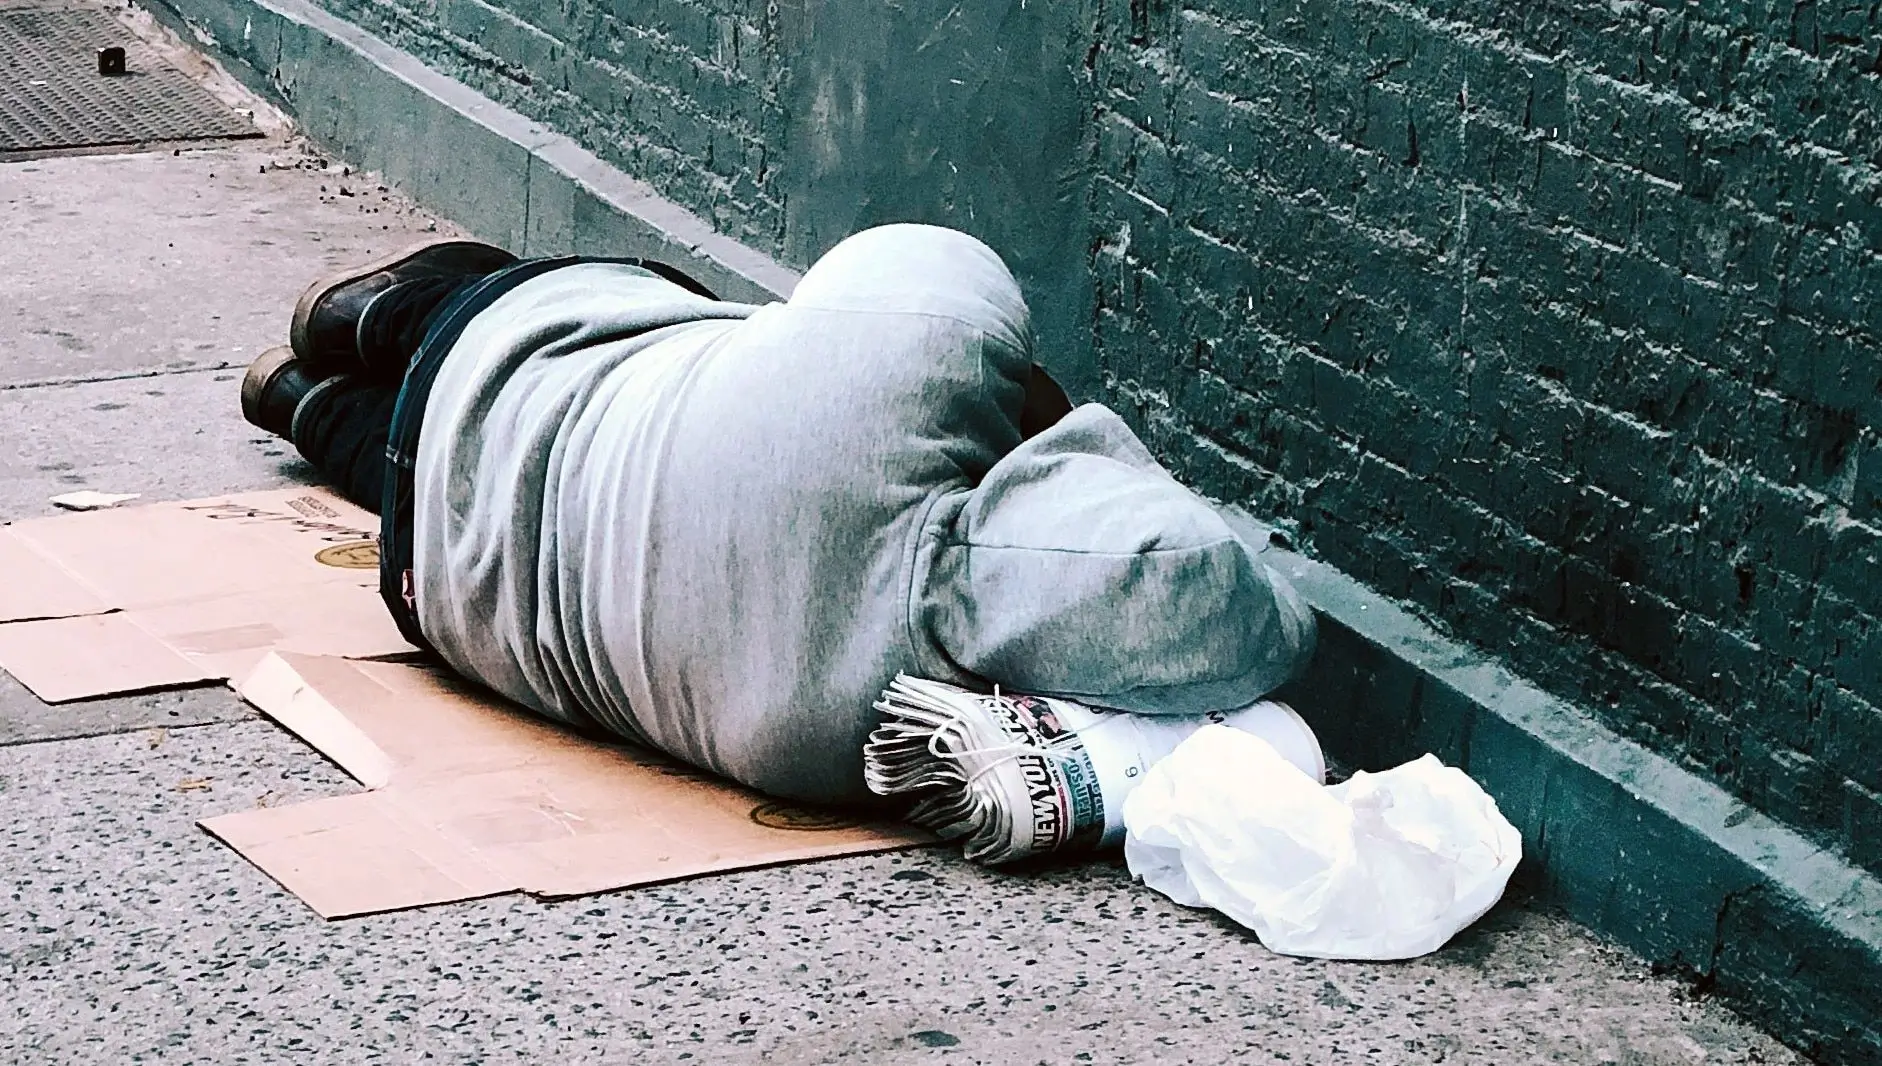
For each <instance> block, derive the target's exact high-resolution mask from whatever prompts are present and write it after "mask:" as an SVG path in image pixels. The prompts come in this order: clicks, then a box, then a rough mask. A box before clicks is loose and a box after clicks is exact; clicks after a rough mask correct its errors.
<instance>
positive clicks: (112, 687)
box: [0, 488, 411, 703]
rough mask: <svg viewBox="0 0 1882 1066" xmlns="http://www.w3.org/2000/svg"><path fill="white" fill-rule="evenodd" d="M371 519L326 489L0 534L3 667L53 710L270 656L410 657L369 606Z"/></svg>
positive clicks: (81, 517) (102, 515)
mask: <svg viewBox="0 0 1882 1066" xmlns="http://www.w3.org/2000/svg"><path fill="white" fill-rule="evenodd" d="M378 529H379V520H378V519H377V518H375V517H374V516H372V515H370V514H368V513H366V512H365V511H363V510H361V509H359V508H357V507H355V506H353V505H352V504H350V503H347V502H346V501H344V500H342V499H340V498H339V497H338V496H335V495H333V494H332V493H329V492H327V491H325V490H322V489H313V488H296V489H285V490H275V491H271V492H252V493H241V494H236V495H231V496H222V497H216V498H213V499H207V500H187V501H183V502H180V503H159V504H150V505H146V506H141V507H116V508H108V509H104V510H97V511H88V512H85V513H82V514H70V515H59V516H56V517H52V518H38V519H31V520H28V521H24V522H16V523H14V524H12V525H9V526H7V527H5V528H3V529H0V668H5V669H6V670H7V672H9V673H11V674H12V675H13V676H14V677H16V678H18V679H19V680H20V682H21V683H22V684H24V685H25V686H26V687H27V688H29V689H31V690H32V691H33V693H34V694H35V695H37V696H38V697H39V698H40V699H43V700H45V701H46V702H48V703H60V702H63V701H66V700H74V699H83V698H86V697H91V696H105V695H110V694H113V693H120V692H133V691H138V690H143V689H152V688H162V687H167V686H172V685H185V684H200V683H203V682H208V681H219V680H222V679H225V678H229V677H233V676H236V675H238V674H241V673H244V672H246V671H248V670H249V669H251V668H252V667H253V666H254V664H255V663H256V662H258V661H260V659H261V657H262V656H263V655H266V654H267V653H268V652H269V651H271V650H273V649H277V648H279V649H283V650H288V651H298V652H306V653H311V654H322V655H346V656H362V657H364V656H384V655H391V654H396V653H399V652H405V651H410V650H411V647H410V645H408V644H406V643H405V641H404V639H402V638H401V637H400V636H399V633H398V628H397V627H396V626H395V625H393V623H392V619H391V616H390V615H389V614H388V612H387V611H386V609H385V605H384V604H382V603H381V602H380V600H379V593H378V585H379V554H378V548H377V546H376V540H375V538H376V537H377V534H378Z"/></svg>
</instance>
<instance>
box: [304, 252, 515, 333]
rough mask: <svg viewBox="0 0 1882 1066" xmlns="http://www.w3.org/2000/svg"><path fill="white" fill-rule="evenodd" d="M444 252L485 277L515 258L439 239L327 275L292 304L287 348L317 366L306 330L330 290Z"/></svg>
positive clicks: (507, 254)
mask: <svg viewBox="0 0 1882 1066" xmlns="http://www.w3.org/2000/svg"><path fill="white" fill-rule="evenodd" d="M445 251H460V252H462V253H464V255H465V262H463V263H462V264H461V265H462V266H464V267H466V268H467V272H469V273H477V272H479V271H480V268H481V270H482V272H484V273H488V272H489V271H492V270H499V269H501V268H503V267H506V266H509V265H510V264H511V263H514V262H516V257H515V256H513V255H511V254H510V253H508V252H506V251H504V250H503V249H501V248H498V247H496V246H495V245H491V244H485V243H483V242H482V241H467V240H461V239H458V238H453V237H441V238H435V239H433V240H428V241H423V242H421V243H419V244H415V245H412V246H410V247H407V248H404V249H401V250H400V251H396V252H392V253H389V254H387V255H383V256H381V257H379V258H378V259H375V260H373V261H372V262H370V263H367V264H366V265H364V266H358V267H350V268H348V269H346V270H342V271H338V272H337V273H333V274H329V275H327V276H326V277H324V278H321V279H320V280H319V281H316V282H314V283H313V284H312V285H310V286H308V289H307V291H306V292H304V293H302V294H301V298H300V300H299V301H298V302H296V303H295V305H294V321H293V323H292V324H290V325H289V327H288V346H289V347H290V348H291V349H293V352H294V354H295V355H296V356H298V357H299V358H301V359H304V360H306V361H307V362H308V363H309V364H318V363H319V362H320V360H319V359H318V358H316V357H315V356H314V343H313V337H312V335H311V329H310V327H311V325H312V323H313V317H314V308H316V307H318V306H320V301H322V300H325V299H326V298H327V297H328V296H330V295H332V294H333V292H334V290H336V289H339V288H342V287H344V286H347V285H351V284H353V283H354V282H356V281H361V280H363V279H365V278H369V277H371V276H373V275H374V274H377V273H379V272H380V271H382V270H396V269H398V268H400V267H403V266H409V265H411V264H412V263H413V262H416V261H417V260H419V259H423V258H425V257H426V256H430V255H435V254H438V253H440V252H445ZM478 256H482V257H483V258H482V261H479V259H478V258H477V257H478Z"/></svg>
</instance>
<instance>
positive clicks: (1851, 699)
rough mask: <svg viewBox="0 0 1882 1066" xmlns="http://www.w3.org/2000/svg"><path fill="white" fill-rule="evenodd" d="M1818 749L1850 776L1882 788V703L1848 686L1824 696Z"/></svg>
mask: <svg viewBox="0 0 1882 1066" xmlns="http://www.w3.org/2000/svg"><path fill="white" fill-rule="evenodd" d="M1821 729H1822V737H1821V739H1820V740H1819V742H1818V747H1819V750H1821V751H1822V752H1823V756H1824V758H1825V759H1827V760H1829V761H1830V762H1831V763H1833V764H1834V765H1836V766H1837V767H1838V768H1839V769H1840V770H1841V771H1842V773H1843V775H1844V776H1846V777H1847V778H1848V779H1849V780H1851V781H1855V782H1857V783H1859V784H1861V785H1863V786H1864V787H1865V788H1871V789H1882V707H1878V706H1877V705H1876V704H1874V703H1871V702H1869V701H1868V700H1865V699H1863V698H1862V697H1860V696H1857V695H1856V694H1855V693H1853V692H1851V691H1849V690H1848V689H1845V688H1833V689H1831V690H1830V691H1828V692H1826V693H1825V695H1824V699H1823V718H1822V721H1821Z"/></svg>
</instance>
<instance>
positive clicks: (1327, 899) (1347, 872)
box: [1124, 725, 1523, 960]
mask: <svg viewBox="0 0 1882 1066" xmlns="http://www.w3.org/2000/svg"><path fill="white" fill-rule="evenodd" d="M1124 824H1125V827H1126V836H1125V840H1124V860H1125V862H1126V863H1127V864H1128V865H1129V866H1130V870H1131V873H1133V874H1135V875H1136V876H1137V877H1139V878H1141V879H1142V880H1143V882H1144V883H1145V884H1147V885H1149V886H1150V887H1151V888H1154V889H1156V890H1157V891H1159V892H1162V893H1163V894H1164V895H1166V896H1169V897H1170V898H1171V899H1172V900H1175V901H1176V902H1177V903H1180V904H1183V905H1184V906H1188V907H1211V908H1213V909H1215V910H1218V911H1221V912H1222V913H1223V914H1226V915H1228V916H1229V917H1230V918H1233V919H1234V920H1235V921H1237V922H1239V923H1241V924H1242V925H1244V926H1247V927H1248V928H1249V929H1252V930H1254V932H1255V934H1256V935H1257V936H1259V937H1260V938H1261V942H1262V944H1264V945H1265V946H1267V947H1268V948H1269V949H1270V950H1272V951H1277V952H1280V953H1282V954H1285V955H1304V956H1308V957H1311V958H1324V959H1380V960H1383V959H1409V958H1414V957H1416V956H1419V955H1424V954H1427V953H1429V952H1433V951H1436V950H1437V949H1438V948H1440V947H1442V946H1443V945H1444V943H1445V942H1446V941H1448V940H1449V939H1450V938H1451V937H1452V936H1453V935H1455V934H1456V933H1457V932H1458V931H1459V930H1461V929H1463V928H1464V927H1465V926H1468V925H1469V924H1471V923H1472V922H1474V921H1476V920H1477V919H1478V918H1481V917H1482V916H1483V914H1484V912H1486V911H1488V910H1489V909H1490V907H1491V906H1492V905H1494V904H1495V903H1496V901H1497V900H1498V899H1500V898H1501V897H1502V895H1503V889H1504V887H1505V886H1506V885H1507V884H1508V883H1509V878H1510V874H1511V873H1512V872H1514V870H1515V869H1516V864H1517V863H1518V862H1519V861H1520V860H1521V858H1522V850H1523V847H1522V837H1521V836H1519V835H1518V834H1517V832H1516V829H1515V827H1514V826H1512V825H1510V823H1509V820H1508V819H1507V818H1504V817H1503V814H1502V812H1501V811H1499V810H1498V809H1497V805H1496V801H1495V800H1493V799H1491V798H1490V796H1489V795H1487V794H1486V793H1485V792H1484V791H1483V789H1482V787H1481V786H1479V785H1478V784H1477V783H1476V782H1475V781H1472V780H1471V779H1470V778H1469V777H1468V776H1466V775H1465V774H1464V772H1463V771H1462V770H1459V769H1456V768H1455V767H1448V766H1445V765H1444V764H1443V763H1440V762H1439V761H1438V760H1437V758H1436V757H1435V756H1431V755H1426V756H1424V757H1422V758H1419V759H1415V760H1413V761H1412V762H1408V763H1406V764H1404V765H1403V766H1399V767H1396V768H1394V769H1391V770H1386V771H1384V772H1383V773H1376V774H1371V773H1364V772H1362V773H1357V774H1354V775H1353V777H1352V778H1351V779H1350V780H1348V781H1345V782H1343V783H1341V784H1338V785H1332V786H1322V785H1321V784H1319V783H1318V782H1316V781H1313V780H1312V779H1310V778H1309V777H1308V776H1307V775H1305V774H1303V773H1301V772H1300V771H1299V770H1297V769H1295V768H1294V767H1293V766H1292V765H1290V764H1289V762H1288V761H1287V760H1286V759H1283V758H1282V757H1281V756H1280V755H1279V754H1277V753H1276V752H1275V750H1274V748H1273V747H1272V746H1270V745H1269V744H1268V743H1267V742H1265V741H1263V740H1261V739H1259V738H1257V737H1255V736H1252V735H1250V734H1248V733H1244V732H1241V731H1240V730H1234V729H1227V728H1224V727H1222V726H1214V725H1212V726H1209V727H1207V728H1206V729H1203V730H1200V731H1198V732H1197V733H1196V734H1195V735H1194V736H1192V737H1190V738H1189V739H1188V740H1185V741H1184V742H1183V743H1182V744H1180V745H1178V746H1177V749H1176V750H1175V751H1174V752H1172V753H1171V754H1170V756H1169V757H1168V758H1166V759H1164V760H1163V761H1162V762H1159V763H1157V764H1156V765H1155V766H1153V767H1151V769H1150V772H1149V773H1148V774H1146V775H1145V777H1144V781H1143V783H1142V784H1140V785H1138V786H1137V789H1136V790H1135V791H1134V792H1132V793H1131V795H1130V797H1129V798H1128V799H1126V800H1125V801H1124Z"/></svg>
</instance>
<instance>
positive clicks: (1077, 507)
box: [242, 225, 1313, 803]
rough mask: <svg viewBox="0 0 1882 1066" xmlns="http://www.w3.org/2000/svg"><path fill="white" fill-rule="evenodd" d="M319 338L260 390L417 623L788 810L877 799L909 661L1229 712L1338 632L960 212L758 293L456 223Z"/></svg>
mask: <svg viewBox="0 0 1882 1066" xmlns="http://www.w3.org/2000/svg"><path fill="white" fill-rule="evenodd" d="M290 338H291V341H292V343H291V345H290V346H289V347H287V348H282V349H276V350H273V351H270V352H269V353H267V354H265V355H263V356H262V357H261V358H260V359H258V360H257V361H256V362H255V364H254V365H253V366H252V367H251V368H250V370H249V372H248V374H247V377H246V378H245V380H244V382H243V386H242V406H243V411H244V413H245V415H246V416H247V417H248V419H249V420H250V421H251V422H253V423H254V424H256V425H257V426H260V427H262V428H264V429H266V430H268V431H270V432H272V433H275V434H278V435H280V436H283V437H287V438H289V439H290V440H292V441H293V442H294V444H295V445H296V447H297V448H298V449H299V451H300V453H301V454H302V455H303V456H305V457H306V459H307V460H308V461H309V462H310V463H311V464H312V465H313V466H314V468H315V469H316V470H317V471H318V472H319V473H320V475H321V476H322V477H324V478H326V479H327V480H328V481H329V482H330V483H331V484H332V485H334V486H335V487H336V488H337V489H338V490H339V491H340V492H341V493H342V494H344V495H346V496H347V497H349V498H351V499H352V500H354V501H355V502H357V503H359V504H360V505H362V506H364V507H366V508H368V509H370V510H373V511H376V512H378V513H379V514H380V515H381V520H382V523H383V525H382V534H381V559H382V562H381V566H382V582H381V583H382V588H383V591H384V594H385V598H386V601H387V605H388V607H389V608H390V609H391V611H392V612H393V614H394V616H395V617H397V618H398V620H399V623H400V626H401V629H402V630H403V632H404V633H405V635H406V636H407V638H408V639H410V640H411V641H412V642H413V643H414V644H417V645H419V646H420V647H428V648H431V649H435V650H436V652H437V654H438V655H440V656H441V657H442V658H443V659H444V661H445V662H446V663H448V664H449V665H450V666H451V667H452V668H454V669H455V670H457V671H458V672H460V673H462V674H464V675H465V676H467V677H469V678H471V679H473V680H475V681H477V682H480V683H482V684H484V685H486V686H488V687H490V688H491V689H494V690H495V691H497V692H499V693H501V694H502V695H504V696H507V697H509V698H510V699H512V700H514V701H516V702H518V703H520V704H523V705H524V706H526V707H529V708H532V709H534V710H535V711H537V712H539V713H541V714H543V715H545V716H547V717H549V718H551V719H555V720H557V721H560V722H564V723H568V724H570V725H574V726H577V727H582V728H588V729H596V728H599V729H601V730H605V731H606V732H608V733H611V734H614V735H617V736H619V737H622V738H625V739H627V740H630V741H633V742H636V743H640V744H644V745H650V746H652V747H654V748H657V749H659V750H661V751H664V752H667V753H669V754H670V755H672V756H674V757H676V758H678V759H680V760H682V761H684V762H687V763H689V764H691V765H693V766H696V767H700V768H703V769H705V770H708V771H711V772H713V773H716V774H720V775H723V776H725V777H729V778H731V779H733V780H735V781H738V782H741V783H743V784H745V785H748V786H751V787H753V788H756V789H758V790H760V791H763V792H766V793H770V794H772V795H775V796H779V797H783V798H788V799H793V800H799V801H809V802H823V803H867V802H870V801H871V800H874V801H876V802H878V803H880V802H881V800H880V798H879V797H874V796H872V794H871V793H870V792H869V790H868V789H867V788H866V787H865V784H864V779H863V758H862V751H863V745H864V741H865V739H866V738H867V737H868V735H869V733H870V730H871V729H872V727H873V726H874V725H875V724H876V723H877V720H878V717H877V714H876V712H875V710H874V709H873V707H872V705H873V703H874V702H875V700H876V698H877V696H878V694H879V693H880V692H881V691H882V690H883V688H884V687H885V686H886V685H887V684H888V683H889V682H891V681H892V680H893V679H894V678H895V677H896V675H897V674H899V673H908V674H913V675H919V676H922V677H926V678H931V679H935V680H939V681H943V682H948V683H952V684H958V685H963V686H967V687H971V688H975V689H979V690H982V691H984V690H986V689H987V688H989V687H991V686H993V685H999V686H1002V687H1003V688H1006V689H1010V690H1016V691H1021V692H1026V693H1032V694H1039V695H1050V696H1062V697H1065V698H1069V699H1074V700H1078V701H1082V702H1084V703H1087V704H1092V705H1096V706H1100V707H1106V708H1115V709H1119V710H1123V711H1128V712H1134V713H1140V714H1152V715H1155V714H1201V713H1205V712H1213V711H1222V710H1229V709H1233V708H1238V707H1242V706H1244V705H1247V704H1249V703H1251V702H1253V701H1255V700H1257V699H1258V698H1260V697H1261V696H1263V695H1265V694H1267V693H1268V692H1270V691H1272V690H1273V689H1275V688H1276V687H1278V686H1280V685H1281V684H1282V683H1283V682H1285V681H1287V680H1288V679H1289V678H1290V677H1292V676H1294V675H1295V674H1296V673H1297V672H1298V671H1299V670H1300V669H1301V667H1302V665H1303V664H1304V662H1305V661H1306V659H1307V657H1308V655H1309V654H1310V652H1311V650H1312V646H1313V622H1312V616H1311V615H1310V614H1309V613H1308V612H1307V611H1306V609H1305V608H1304V607H1303V605H1302V604H1301V601H1300V600H1299V598H1298V597H1297V596H1296V595H1295V593H1294V591H1293V590H1292V589H1291V588H1289V587H1288V585H1287V583H1286V582H1285V581H1284V580H1283V579H1282V578H1281V577H1280V576H1279V575H1277V574H1276V573H1275V572H1274V571H1273V570H1272V569H1271V568H1270V567H1269V566H1267V565H1266V564H1265V562H1264V559H1263V556H1262V555H1261V551H1262V549H1263V547H1264V546H1265V545H1264V544H1262V543H1258V542H1256V540H1255V538H1254V537H1253V536H1252V534H1250V532H1249V529H1248V528H1247V527H1243V526H1238V525H1237V524H1236V522H1237V519H1236V518H1235V517H1234V516H1233V515H1231V514H1229V513H1227V512H1224V511H1220V510H1218V509H1217V508H1216V507H1214V506H1213V505H1211V504H1210V503H1208V502H1207V501H1205V500H1204V499H1203V498H1201V497H1200V496H1198V495H1197V494H1195V493H1194V492H1191V491H1190V490H1189V489H1186V488H1184V487H1183V486H1182V485H1180V484H1178V483H1177V481H1176V479H1175V478H1174V477H1172V476H1171V475H1170V474H1169V473H1168V472H1167V471H1165V470H1164V469H1163V468H1162V467H1161V466H1160V465H1158V463H1157V462H1156V461H1155V460H1154V459H1153V458H1152V457H1151V455H1150V453H1149V451H1148V450H1147V449H1146V448H1145V447H1144V445H1143V444H1142V443H1141V442H1140V441H1139V440H1138V438H1137V437H1136V436H1135V435H1134V434H1133V433H1132V432H1131V430H1130V429H1129V428H1128V427H1127V426H1126V425H1125V424H1124V422H1123V421H1122V420H1121V419H1120V418H1119V417H1118V416H1117V415H1116V414H1115V413H1113V412H1112V411H1110V410H1108V409H1106V408H1105V407H1103V406H1100V405H1098V404H1085V405H1083V406H1080V407H1077V408H1076V409H1073V408H1072V406H1071V404H1070V403H1069V402H1067V400H1066V398H1065V395H1064V393H1063V392H1062V391H1061V390H1060V389H1059V387H1058V386H1057V385H1056V384H1054V383H1053V381H1052V379H1051V378H1050V377H1049V376H1048V375H1047V374H1046V373H1045V372H1044V371H1043V370H1042V369H1041V368H1040V367H1039V366H1037V365H1036V364H1035V363H1034V362H1033V337H1032V328H1031V324H1030V319H1029V315H1028V312H1027V308H1026V305H1025V302H1024V300H1023V299H1022V298H1021V295H1020V291H1019V287H1018V285H1017V283H1016V282H1015V281H1014V279H1013V277H1012V275H1011V274H1010V273H1009V272H1008V270H1007V268H1006V266H1005V265H1004V264H1003V263H1002V262H1001V260H1000V258H999V257H998V256H997V255H996V254H995V253H994V252H993V251H992V250H991V249H989V248H988V247H987V246H986V245H984V244H982V243H981V242H979V241H977V240H975V239H973V238H972V237H969V236H967V235H965V234H962V233H958V232H955V231H952V230H948V229H941V228H936V227H931V226H918V225H892V226H884V227H880V228H876V229H871V230H867V231H864V232H861V233H858V234H856V235H854V236H852V237H850V238H848V239H847V240H845V241H843V242H842V243H841V244H839V245H837V246H836V247H835V248H833V249H831V250H830V252H829V253H828V254H826V255H824V256H823V257H822V258H821V259H819V260H818V261H817V262H816V264H815V265H813V266H812V267H811V268H810V270H809V271H808V272H807V273H806V274H805V275H804V277H803V280H802V282H801V283H800V284H799V285H798V286H797V288H796V291H795V292H793V293H792V295H791V296H790V298H789V299H788V300H785V301H782V302H778V303H772V304H767V305H765V306H753V305H749V304H743V303H733V302H728V301H723V300H719V299H716V298H715V297H714V296H713V295H712V294H711V293H709V292H707V291H706V290H705V289H704V288H703V287H702V286H700V285H699V284H698V283H696V282H693V281H691V280H690V279H688V278H686V277H685V276H684V275H682V274H680V273H678V272H677V271H675V270H673V269H672V268H670V267H664V266H661V265H659V264H655V263H648V262H642V261H637V260H605V259H592V258H562V259H538V260H527V261H523V260H517V259H516V258H515V257H513V256H511V255H510V254H508V253H506V252H504V251H502V250H501V249H498V248H495V247H492V246H489V245H486V244H480V243H476V242H472V241H464V240H439V241H434V242H431V243H428V244H426V245H424V246H421V247H419V248H417V249H414V250H410V251H407V252H404V253H401V254H399V255H396V256H392V257H389V258H387V259H384V260H381V261H378V262H375V263H371V264H368V265H366V266H362V267H360V268H359V269H356V270H350V271H346V272H343V273H341V274H339V275H336V276H334V277H331V278H328V279H325V280H323V281H321V282H318V283H316V284H315V285H314V286H313V287H312V288H310V289H309V290H308V292H307V294H306V295H305V296H304V297H303V298H302V299H301V301H300V303H299V305H298V306H297V307H296V309H295V312H294V318H293V322H292V327H291V330H290ZM1238 530H1239V531H1238Z"/></svg>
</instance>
